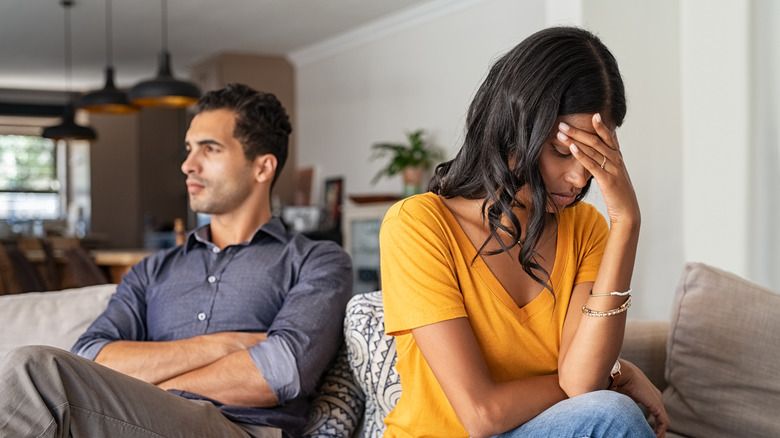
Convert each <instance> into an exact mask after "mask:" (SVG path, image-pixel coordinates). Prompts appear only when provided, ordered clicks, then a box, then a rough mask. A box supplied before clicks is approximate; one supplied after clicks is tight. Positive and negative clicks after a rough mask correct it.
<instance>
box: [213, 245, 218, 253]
mask: <svg viewBox="0 0 780 438" xmlns="http://www.w3.org/2000/svg"><path fill="white" fill-rule="evenodd" d="M211 252H213V253H214V254H218V253H219V248H217V247H216V246H215V247H214V248H211Z"/></svg>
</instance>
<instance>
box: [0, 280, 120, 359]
mask: <svg viewBox="0 0 780 438" xmlns="http://www.w3.org/2000/svg"><path fill="white" fill-rule="evenodd" d="M115 290H116V285H115V284H103V285H99V286H89V287H84V288H80V289H66V290H62V291H56V292H29V293H23V294H16V295H4V296H2V297H0V321H2V324H3V328H2V330H0V359H2V358H3V357H5V355H6V353H8V352H9V351H11V350H13V349H14V348H16V347H21V346H22V345H51V346H54V347H59V348H62V349H65V350H68V349H70V347H72V346H73V344H74V343H75V342H76V339H77V338H78V337H79V336H80V335H81V334H82V333H84V331H86V329H87V327H89V325H90V324H91V323H92V321H94V320H95V318H97V317H98V315H100V314H101V313H102V312H103V310H105V308H106V306H107V305H108V300H109V298H111V295H113V293H114V291H115Z"/></svg>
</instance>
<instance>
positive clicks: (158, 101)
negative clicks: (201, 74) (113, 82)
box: [128, 0, 200, 108]
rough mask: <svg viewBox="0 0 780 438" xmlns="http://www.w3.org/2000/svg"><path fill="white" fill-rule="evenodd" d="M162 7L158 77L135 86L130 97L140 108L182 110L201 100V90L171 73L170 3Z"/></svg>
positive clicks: (164, 1)
mask: <svg viewBox="0 0 780 438" xmlns="http://www.w3.org/2000/svg"><path fill="white" fill-rule="evenodd" d="M161 5H162V39H163V44H162V50H161V51H160V54H159V55H158V58H157V77H155V78H154V79H150V80H147V81H143V82H140V83H138V84H137V85H136V86H134V87H133V88H132V89H131V90H130V93H129V94H128V97H129V98H130V103H132V104H133V105H139V106H154V107H168V108H181V107H185V106H189V105H192V104H194V103H195V102H197V101H198V98H200V89H198V87H197V86H196V85H195V84H193V83H191V82H187V81H180V80H177V79H175V78H174V77H173V74H172V73H171V55H170V53H168V47H167V46H168V41H167V40H168V29H167V24H168V23H167V21H168V2H167V0H161Z"/></svg>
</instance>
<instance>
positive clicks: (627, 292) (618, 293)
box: [590, 289, 631, 297]
mask: <svg viewBox="0 0 780 438" xmlns="http://www.w3.org/2000/svg"><path fill="white" fill-rule="evenodd" d="M628 295H631V289H628V290H627V291H625V292H617V291H616V292H610V293H608V294H594V293H593V290H592V289H591V291H590V296H592V297H625V296H628Z"/></svg>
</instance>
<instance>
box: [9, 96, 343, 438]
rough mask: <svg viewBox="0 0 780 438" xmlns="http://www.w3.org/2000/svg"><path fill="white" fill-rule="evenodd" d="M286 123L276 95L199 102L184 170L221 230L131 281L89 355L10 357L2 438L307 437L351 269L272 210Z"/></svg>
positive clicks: (45, 352)
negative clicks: (312, 401) (303, 433)
mask: <svg viewBox="0 0 780 438" xmlns="http://www.w3.org/2000/svg"><path fill="white" fill-rule="evenodd" d="M290 132H291V128H290V123H289V120H288V118H287V115H286V113H285V111H284V109H283V108H282V106H281V104H280V103H279V102H278V101H277V100H276V98H275V97H274V96H273V95H271V94H265V93H259V92H256V91H254V90H252V89H250V88H249V87H246V86H244V85H238V84H231V85H229V86H227V87H226V88H224V89H221V90H218V91H213V92H210V93H207V94H206V95H205V96H203V98H201V100H200V101H199V102H198V107H197V115H196V116H195V117H194V119H193V120H192V123H191V125H190V128H189V130H188V131H187V136H186V147H187V151H188V155H187V158H186V160H185V161H184V163H183V164H182V166H181V168H182V171H183V172H184V174H185V175H186V176H187V180H186V184H187V190H188V192H189V200H190V205H191V207H192V209H193V210H194V211H197V212H202V213H208V214H210V215H211V224H210V225H206V226H204V227H202V228H200V229H197V230H195V231H194V232H193V233H191V234H190V235H189V236H188V238H187V240H186V242H185V243H184V244H183V245H181V246H179V247H176V248H172V249H170V250H165V251H161V252H159V253H157V254H155V255H153V256H151V257H149V258H148V259H146V260H144V261H142V262H141V263H139V264H138V265H136V266H135V267H133V269H132V271H131V272H130V273H128V274H127V275H125V277H124V278H123V279H122V283H121V284H120V285H119V286H118V288H117V292H116V293H115V294H114V296H113V297H112V298H111V301H110V302H109V305H108V308H107V309H106V311H105V312H104V313H103V314H102V315H101V316H100V317H98V319H97V320H95V322H94V323H93V324H92V325H91V326H90V328H89V329H88V330H87V332H86V333H85V334H83V335H82V336H81V337H80V338H79V340H78V341H77V342H76V345H75V346H74V347H73V352H74V353H76V354H78V355H80V356H83V358H82V357H78V356H76V355H73V354H70V353H67V352H64V351H60V350H56V349H53V348H47V347H23V348H21V349H18V350H16V351H15V352H12V353H10V354H9V355H8V357H7V360H6V361H5V363H4V364H2V366H1V367H0V393H1V394H2V397H0V436H3V437H6V436H8V437H10V436H13V437H26V436H74V437H77V436H90V437H93V436H94V437H127V436H133V437H135V436H143V437H152V436H154V437H160V436H164V437H172V436H183V437H193V436H203V437H246V436H251V437H281V436H283V435H282V433H284V436H296V435H297V434H298V433H299V430H300V428H301V427H302V426H303V423H304V421H305V418H306V411H307V408H308V402H307V397H308V396H309V395H310V394H311V393H312V392H313V390H314V388H315V385H316V383H317V380H318V379H319V377H320V375H321V374H322V372H323V371H324V370H325V368H326V367H327V364H328V363H329V362H330V360H331V359H332V357H333V356H334V355H335V353H336V350H337V348H338V346H339V345H340V343H341V326H342V320H343V316H344V309H345V305H346V302H347V300H348V299H349V297H350V295H351V288H352V284H351V281H352V280H351V279H352V276H351V264H350V260H349V257H348V256H347V255H346V254H345V253H344V252H343V251H342V250H341V248H340V247H339V246H338V245H336V244H335V243H332V242H313V241H310V240H308V239H306V238H305V237H302V236H300V235H296V234H291V233H288V232H287V231H286V230H285V228H284V226H283V224H282V223H281V221H280V219H279V218H275V217H272V215H271V202H270V193H271V188H272V187H273V185H274V182H275V181H276V178H277V176H278V174H279V172H280V171H281V169H282V166H283V165H284V162H285V159H286V157H287V142H288V135H289V133H290ZM84 358H86V359H84ZM87 359H93V360H94V362H92V361H90V360H87Z"/></svg>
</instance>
